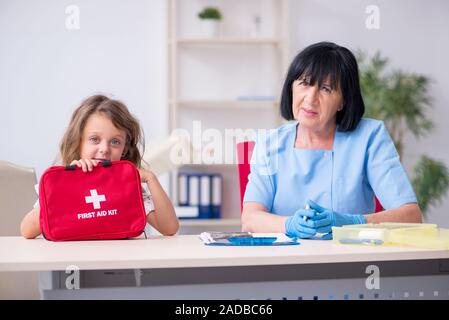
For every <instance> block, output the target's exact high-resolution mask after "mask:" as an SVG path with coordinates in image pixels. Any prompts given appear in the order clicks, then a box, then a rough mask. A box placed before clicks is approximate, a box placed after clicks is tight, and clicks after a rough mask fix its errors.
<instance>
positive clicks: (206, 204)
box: [199, 175, 211, 219]
mask: <svg viewBox="0 0 449 320" xmlns="http://www.w3.org/2000/svg"><path fill="white" fill-rule="evenodd" d="M199 179H200V204H199V211H200V218H202V219H209V218H211V183H210V180H211V179H210V176H208V175H201V176H200V177H199Z"/></svg>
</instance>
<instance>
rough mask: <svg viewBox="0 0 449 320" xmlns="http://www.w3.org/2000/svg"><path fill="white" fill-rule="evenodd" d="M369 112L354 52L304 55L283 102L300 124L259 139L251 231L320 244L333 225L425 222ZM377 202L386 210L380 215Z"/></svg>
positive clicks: (248, 214) (247, 224)
mask: <svg viewBox="0 0 449 320" xmlns="http://www.w3.org/2000/svg"><path fill="white" fill-rule="evenodd" d="M364 111H365V106H364V103H363V98H362V95H361V92H360V84H359V75H358V66H357V62H356V59H355V57H354V55H353V54H352V53H351V52H350V51H349V50H348V49H346V48H344V47H341V46H338V45H336V44H334V43H328V42H321V43H316V44H313V45H311V46H309V47H307V48H306V49H304V50H303V51H302V52H300V53H299V54H298V55H297V56H296V57H295V58H294V60H293V62H292V63H291V65H290V68H289V70H288V73H287V77H286V80H285V83H284V87H283V90H282V99H281V114H282V116H283V117H284V118H285V119H286V120H295V121H294V122H293V123H292V122H290V123H288V124H286V125H284V126H282V127H280V128H278V129H276V130H273V131H272V132H270V133H269V134H267V135H265V136H263V137H262V136H260V135H259V137H258V139H257V142H256V147H255V150H254V152H253V159H252V161H251V174H250V176H249V182H248V186H247V189H246V193H245V198H244V205H243V213H242V224H243V229H244V230H246V231H252V232H282V233H286V234H287V235H289V236H295V237H301V238H312V237H314V236H315V235H316V234H317V233H324V234H325V233H329V232H331V227H332V226H341V225H346V224H362V223H378V222H421V210H420V209H419V206H418V204H417V200H416V196H415V194H414V192H413V189H412V187H411V184H410V182H409V180H408V178H407V175H406V172H405V170H404V168H403V167H402V165H401V163H400V161H399V156H398V153H397V151H396V149H395V146H394V144H393V141H392V140H391V138H390V136H389V134H388V131H387V130H386V128H385V126H384V124H383V122H382V121H378V120H373V119H362V116H363V113H364ZM375 196H376V197H377V198H378V199H379V201H380V203H381V204H382V206H383V208H385V210H384V211H381V212H377V213H373V212H374V198H375ZM328 235H330V237H329V236H328V237H327V238H331V233H329V234H328Z"/></svg>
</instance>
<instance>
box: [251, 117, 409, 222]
mask: <svg viewBox="0 0 449 320" xmlns="http://www.w3.org/2000/svg"><path fill="white" fill-rule="evenodd" d="M298 125H299V124H298V123H297V122H296V123H288V124H286V125H284V126H282V127H280V128H278V129H275V130H271V131H270V132H269V133H267V134H260V133H259V134H258V138H257V141H256V146H255V148H254V151H253V156H252V159H251V173H250V175H249V177H248V179H249V181H248V185H247V188H246V193H245V197H244V202H257V203H259V204H262V205H263V206H264V207H265V208H266V209H267V210H268V211H269V212H271V213H274V214H278V215H284V216H289V215H292V214H294V213H295V212H296V210H298V209H300V208H304V206H305V204H306V202H307V200H309V199H310V200H313V201H315V202H316V203H318V204H319V205H321V206H322V207H325V208H329V209H331V210H333V211H336V212H340V213H349V214H367V213H372V212H374V205H375V204H374V195H376V196H377V198H378V199H379V201H380V203H381V204H382V206H383V207H384V208H385V209H393V208H398V207H400V206H401V205H403V204H406V203H412V202H417V200H416V196H415V194H414V192H413V188H412V186H411V184H410V181H409V179H408V178H407V174H406V172H405V170H404V168H403V167H402V165H401V163H400V161H399V155H398V153H397V151H396V148H395V146H394V144H393V141H392V139H391V137H390V135H389V134H388V131H387V129H386V128H385V125H384V123H383V122H382V121H378V120H373V119H362V120H361V121H360V122H359V124H358V126H357V128H356V129H355V130H354V131H351V132H340V131H338V130H337V131H336V133H335V138H334V144H333V148H332V150H311V149H298V148H295V147H294V145H295V140H296V130H297V126H298Z"/></svg>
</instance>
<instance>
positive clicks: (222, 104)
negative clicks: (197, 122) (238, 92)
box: [178, 100, 279, 109]
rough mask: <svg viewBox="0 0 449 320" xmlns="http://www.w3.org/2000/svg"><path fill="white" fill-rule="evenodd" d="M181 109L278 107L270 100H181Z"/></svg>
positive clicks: (276, 103) (179, 102)
mask: <svg viewBox="0 0 449 320" xmlns="http://www.w3.org/2000/svg"><path fill="white" fill-rule="evenodd" d="M178 105H179V107H181V108H204V109H215V108H235V109H245V108H251V109H270V108H274V107H277V106H278V105H279V103H278V102H277V101H270V100H241V101H239V100H209V101H208V100H181V101H178Z"/></svg>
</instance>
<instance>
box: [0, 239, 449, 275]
mask: <svg viewBox="0 0 449 320" xmlns="http://www.w3.org/2000/svg"><path fill="white" fill-rule="evenodd" d="M421 259H423V260H425V259H449V250H430V249H415V248H401V247H376V246H360V245H339V244H336V243H333V242H332V241H320V240H301V245H297V246H277V247H214V246H205V245H203V243H202V242H201V240H200V239H199V238H198V236H196V235H185V236H174V237H162V236H154V237H151V238H149V239H132V240H114V241H80V242H51V241H46V240H44V239H40V238H38V239H32V240H27V239H24V238H21V237H0V271H51V270H54V271H56V270H66V268H67V266H69V265H75V266H77V267H78V268H79V269H81V270H96V269H136V268H142V269H151V268H189V267H228V266H256V265H279V264H313V263H338V262H362V261H391V260H421Z"/></svg>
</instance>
